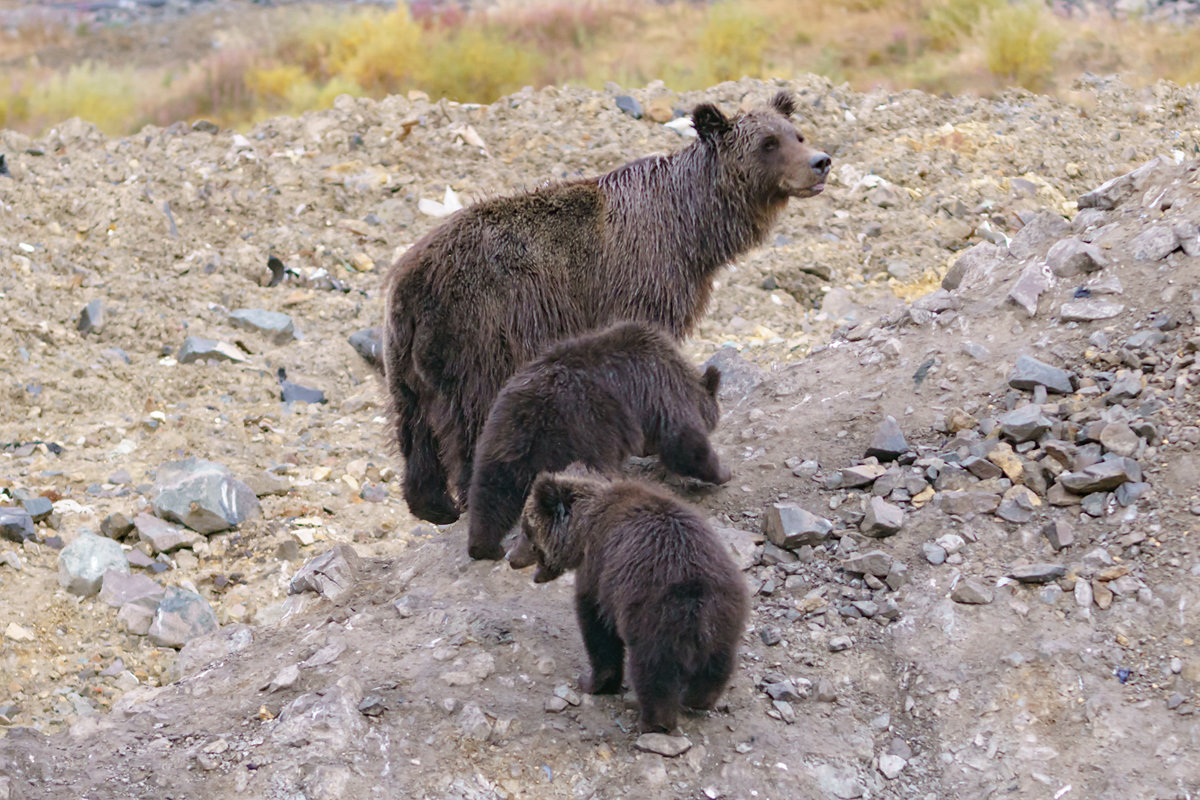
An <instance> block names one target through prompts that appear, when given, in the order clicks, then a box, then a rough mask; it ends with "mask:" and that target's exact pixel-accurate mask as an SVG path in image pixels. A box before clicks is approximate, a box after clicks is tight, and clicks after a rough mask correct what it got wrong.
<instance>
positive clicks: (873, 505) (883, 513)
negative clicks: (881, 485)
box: [862, 497, 904, 539]
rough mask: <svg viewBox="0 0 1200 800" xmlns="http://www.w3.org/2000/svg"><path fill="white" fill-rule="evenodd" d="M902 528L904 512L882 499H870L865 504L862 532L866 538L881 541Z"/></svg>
mask: <svg viewBox="0 0 1200 800" xmlns="http://www.w3.org/2000/svg"><path fill="white" fill-rule="evenodd" d="M903 526H904V511H903V510H902V509H900V507H898V506H894V505H892V504H891V503H889V502H887V501H886V500H884V499H883V498H882V497H872V498H871V500H870V501H869V502H868V503H867V513H866V516H864V517H863V521H862V532H863V533H864V534H866V535H867V536H873V537H875V538H876V539H882V538H884V537H885V536H891V535H892V534H894V533H896V532H897V531H899V530H900V528H902V527H903Z"/></svg>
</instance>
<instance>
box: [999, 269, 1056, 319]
mask: <svg viewBox="0 0 1200 800" xmlns="http://www.w3.org/2000/svg"><path fill="white" fill-rule="evenodd" d="M1052 283H1053V278H1052V276H1051V275H1050V268H1049V267H1047V266H1045V265H1044V264H1038V263H1033V264H1026V265H1025V267H1024V268H1023V269H1022V270H1021V274H1020V275H1019V276H1018V277H1017V281H1016V283H1014V284H1013V287H1012V288H1011V289H1009V290H1008V299H1009V300H1010V301H1012V302H1013V303H1015V304H1017V305H1019V306H1020V307H1021V308H1023V309H1025V313H1026V314H1028V315H1029V316H1031V317H1033V316H1036V315H1037V312H1038V298H1040V297H1041V296H1042V293H1043V292H1045V291H1046V290H1047V289H1049V288H1050V286H1051V284H1052Z"/></svg>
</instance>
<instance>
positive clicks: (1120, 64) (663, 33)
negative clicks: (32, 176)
mask: <svg viewBox="0 0 1200 800" xmlns="http://www.w3.org/2000/svg"><path fill="white" fill-rule="evenodd" d="M261 14H262V16H260V17H256V18H255V19H254V21H252V22H248V21H246V20H241V19H239V21H238V24H239V25H240V26H242V28H243V29H245V28H252V31H250V32H248V33H244V34H243V33H241V32H240V31H233V32H223V33H222V35H221V42H222V44H221V47H220V48H219V49H215V50H212V51H210V52H209V53H207V54H206V55H204V56H202V57H198V58H193V59H190V60H185V61H184V62H182V63H171V64H166V65H161V64H160V65H157V66H155V65H146V66H141V67H136V68H134V67H129V66H124V65H121V64H117V65H114V64H106V63H102V62H100V61H92V62H87V63H80V64H74V65H68V66H66V67H65V68H63V69H60V70H52V69H49V68H47V67H45V66H43V65H42V64H40V63H39V62H38V60H37V55H36V54H37V53H40V52H43V48H57V52H60V53H61V52H62V51H63V50H67V51H68V52H69V49H70V47H71V45H72V43H73V42H74V43H76V44H78V43H80V42H84V41H87V37H89V36H95V32H89V31H87V30H85V29H78V30H76V29H74V28H72V27H70V26H62V27H59V28H53V27H47V26H45V25H42V26H41V27H37V28H34V29H31V30H29V31H20V32H16V33H20V34H21V35H20V36H19V35H16V33H14V32H12V31H9V32H6V34H5V37H4V38H0V63H4V64H5V65H6V67H5V69H4V70H3V71H2V72H0V125H3V126H6V127H13V128H19V129H23V130H29V131H37V130H40V129H43V128H44V127H46V126H48V125H52V124H54V123H56V122H58V121H60V120H61V119H63V118H65V117H68V116H82V117H84V118H86V119H89V120H91V121H94V122H96V124H98V125H99V126H100V127H102V128H103V129H105V130H107V131H110V132H113V133H120V132H129V131H133V130H136V129H137V128H138V127H140V126H141V125H143V124H145V123H147V122H153V123H156V124H160V125H163V124H168V123H170V122H171V121H174V120H177V119H194V118H196V117H200V116H205V117H209V118H212V119H215V120H217V121H219V122H222V123H224V124H233V125H240V124H245V123H248V122H250V121H253V120H256V119H259V118H261V117H263V116H266V115H269V114H276V113H289V114H297V113H300V112H303V111H305V110H309V109H313V108H323V107H327V106H329V105H331V104H332V102H333V99H334V98H335V97H336V96H337V95H338V94H341V93H349V94H356V95H370V96H375V97H381V96H384V95H386V94H388V93H394V92H404V91H407V90H409V89H413V88H419V89H423V90H425V91H427V92H429V93H430V94H431V95H432V96H435V97H437V96H447V97H451V98H454V99H457V100H463V101H475V102H489V101H491V100H493V99H495V98H496V97H497V96H499V95H500V94H503V93H506V92H510V91H513V90H516V89H518V88H520V87H521V86H523V85H527V84H532V85H546V84H563V83H581V84H586V85H589V86H593V87H600V86H603V85H604V83H605V82H607V81H616V82H618V83H621V84H624V85H630V86H639V85H644V84H645V83H647V82H649V81H651V80H654V79H662V80H664V81H665V82H666V83H667V84H668V85H669V86H671V87H672V88H675V89H678V90H689V89H698V88H703V87H705V86H709V85H712V84H713V83H715V82H717V81H721V80H729V79H737V78H740V77H742V76H743V75H750V76H754V77H775V76H783V77H786V76H790V75H796V74H801V73H806V72H817V73H820V74H823V75H826V76H827V77H829V78H831V79H832V80H834V81H836V82H840V81H848V82H850V83H851V84H852V85H854V86H855V87H856V88H859V89H866V88H870V87H874V86H883V87H888V88H895V89H901V88H910V87H911V88H920V89H925V90H928V91H937V92H963V91H973V92H977V93H981V94H986V93H991V92H995V91H999V90H1001V89H1003V88H1005V87H1006V86H1011V85H1014V84H1017V85H1021V86H1025V87H1027V88H1031V89H1035V90H1039V91H1046V92H1050V93H1055V92H1066V91H1068V90H1069V87H1070V86H1071V84H1072V83H1073V82H1074V81H1075V79H1076V78H1077V77H1078V76H1079V75H1081V74H1082V73H1083V72H1085V71H1091V72H1098V73H1109V72H1122V73H1125V74H1126V79H1127V80H1131V81H1132V82H1135V83H1136V82H1142V81H1145V82H1149V81H1153V80H1156V79H1158V78H1169V79H1172V80H1175V81H1177V82H1193V81H1197V80H1200V29H1196V28H1188V29H1178V28H1161V27H1155V26H1152V25H1149V24H1146V23H1143V22H1140V21H1137V20H1126V21H1115V20H1113V19H1111V18H1109V17H1107V16H1096V17H1088V18H1078V17H1077V18H1075V19H1072V20H1070V21H1069V23H1066V22H1064V21H1063V20H1062V19H1060V18H1059V17H1056V16H1055V15H1054V14H1053V13H1051V12H1050V11H1049V10H1048V8H1047V6H1046V5H1044V4H1043V3H1042V2H1040V0H1017V1H1016V2H1009V1H1008V0H853V2H849V3H828V2H824V1H823V0H822V1H820V2H818V0H722V2H718V3H716V4H713V5H705V4H697V3H692V2H685V1H684V0H676V1H675V2H671V3H666V4H662V3H656V2H652V1H651V0H616V1H615V2H604V0H587V2H570V0H545V2H541V3H534V4H528V3H526V4H520V5H516V6H502V7H498V8H494V9H491V10H490V11H488V12H486V13H475V14H471V15H464V14H462V13H461V12H454V13H443V14H440V15H438V16H433V15H430V14H427V13H426V14H424V15H422V16H420V17H419V18H414V17H413V16H412V15H411V14H410V13H409V12H408V10H407V7H406V6H405V5H404V4H403V3H400V4H397V6H395V7H394V8H392V9H379V8H362V7H355V8H344V7H343V8H338V7H331V6H314V7H310V8H307V9H306V8H304V7H296V6H289V7H288V8H286V9H275V10H272V11H263V12H261ZM22 36H24V38H22ZM131 46H134V47H136V43H134V44H132V45H131ZM34 87H39V88H38V91H34ZM41 87H48V90H45V91H43V90H42V88H41Z"/></svg>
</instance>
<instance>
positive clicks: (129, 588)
mask: <svg viewBox="0 0 1200 800" xmlns="http://www.w3.org/2000/svg"><path fill="white" fill-rule="evenodd" d="M165 592H166V590H165V589H163V587H161V586H159V585H158V582H157V581H154V580H152V579H150V578H147V577H146V576H145V575H131V574H130V573H128V572H121V571H120V570H115V569H110V570H108V571H107V572H105V573H104V579H103V581H102V583H101V585H100V602H102V603H104V604H105V605H109V606H112V607H113V608H120V607H121V606H123V605H125V604H126V603H131V602H134V601H137V600H143V599H145V600H148V602H149V608H150V610H151V611H153V610H154V609H155V608H157V607H158V601H159V600H162V598H163V594H164V593H165Z"/></svg>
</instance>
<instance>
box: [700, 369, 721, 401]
mask: <svg viewBox="0 0 1200 800" xmlns="http://www.w3.org/2000/svg"><path fill="white" fill-rule="evenodd" d="M703 381H704V388H705V389H706V390H708V393H709V394H711V395H712V396H713V397H716V396H717V390H718V389H720V388H721V370H719V369H717V367H716V365H715V364H709V365H708V369H706V370H704V378H703Z"/></svg>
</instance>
